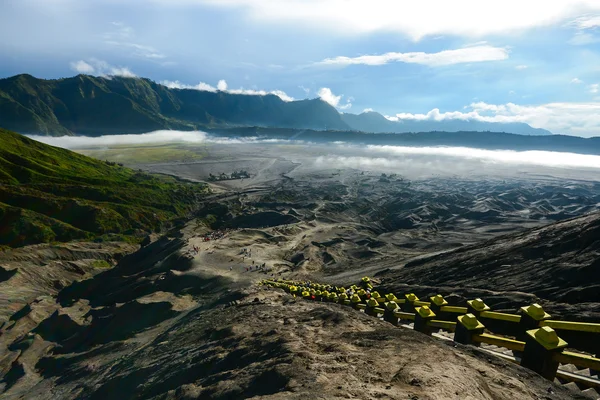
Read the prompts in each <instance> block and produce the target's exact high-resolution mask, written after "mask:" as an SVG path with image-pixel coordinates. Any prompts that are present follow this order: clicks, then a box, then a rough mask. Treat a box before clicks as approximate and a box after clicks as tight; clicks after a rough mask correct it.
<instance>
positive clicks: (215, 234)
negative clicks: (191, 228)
mask: <svg viewBox="0 0 600 400" xmlns="http://www.w3.org/2000/svg"><path fill="white" fill-rule="evenodd" d="M232 231H233V230H232V229H229V228H227V229H217V230H215V231H212V232H209V233H207V234H206V235H204V236H203V237H202V240H203V241H205V242H210V241H211V240H219V239H223V238H224V237H225V235H227V234H228V233H230V232H232Z"/></svg>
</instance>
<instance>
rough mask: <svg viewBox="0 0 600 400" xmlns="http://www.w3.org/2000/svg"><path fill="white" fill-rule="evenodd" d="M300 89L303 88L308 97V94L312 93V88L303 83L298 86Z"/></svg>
mask: <svg viewBox="0 0 600 400" xmlns="http://www.w3.org/2000/svg"><path fill="white" fill-rule="evenodd" d="M298 87H299V88H300V89H302V90H303V91H304V93H305V94H306V96H307V97H308V95H309V94H310V88H307V87H304V86H302V85H300V86H298Z"/></svg>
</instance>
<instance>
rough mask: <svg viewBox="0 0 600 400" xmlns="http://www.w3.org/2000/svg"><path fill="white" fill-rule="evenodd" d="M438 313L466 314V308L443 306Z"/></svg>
mask: <svg viewBox="0 0 600 400" xmlns="http://www.w3.org/2000/svg"><path fill="white" fill-rule="evenodd" d="M440 311H441V312H447V313H456V314H466V313H467V307H456V306H443V307H441V308H440Z"/></svg>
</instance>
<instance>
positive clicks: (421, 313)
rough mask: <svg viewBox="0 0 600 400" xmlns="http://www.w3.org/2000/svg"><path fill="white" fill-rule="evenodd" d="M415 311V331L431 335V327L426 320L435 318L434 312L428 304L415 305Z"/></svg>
mask: <svg viewBox="0 0 600 400" xmlns="http://www.w3.org/2000/svg"><path fill="white" fill-rule="evenodd" d="M415 311H416V313H415V331H418V332H421V333H424V334H426V335H429V336H431V331H432V327H431V326H429V324H428V322H429V321H431V320H432V319H434V318H435V313H434V312H433V311H431V309H430V308H429V306H421V307H417V308H416V309H415Z"/></svg>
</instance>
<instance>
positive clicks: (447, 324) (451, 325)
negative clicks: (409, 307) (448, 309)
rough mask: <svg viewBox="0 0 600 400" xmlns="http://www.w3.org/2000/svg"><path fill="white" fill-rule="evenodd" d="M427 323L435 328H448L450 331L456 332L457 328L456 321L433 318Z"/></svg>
mask: <svg viewBox="0 0 600 400" xmlns="http://www.w3.org/2000/svg"><path fill="white" fill-rule="evenodd" d="M427 325H429V326H431V327H433V328H440V329H444V330H447V331H449V332H454V331H455V330H456V322H452V321H441V320H437V319H434V320H431V321H429V322H428V323H427Z"/></svg>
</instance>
